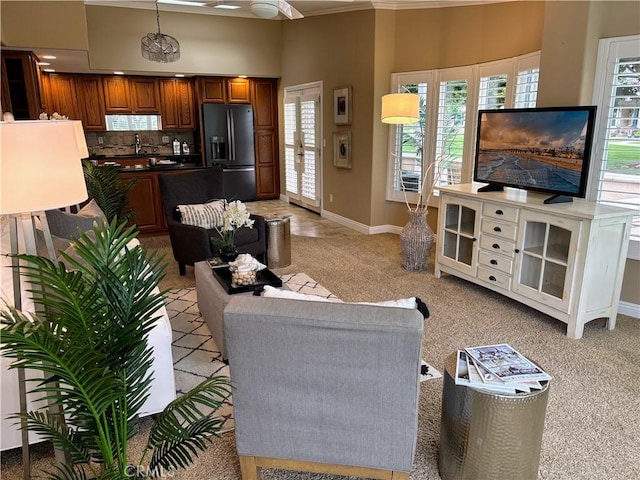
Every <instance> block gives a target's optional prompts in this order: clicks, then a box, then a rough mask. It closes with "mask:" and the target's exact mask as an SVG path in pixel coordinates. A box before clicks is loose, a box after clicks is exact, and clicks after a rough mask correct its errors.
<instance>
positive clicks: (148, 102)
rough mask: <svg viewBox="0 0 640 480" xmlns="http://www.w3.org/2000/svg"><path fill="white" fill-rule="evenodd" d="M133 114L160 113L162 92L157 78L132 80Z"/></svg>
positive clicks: (130, 82)
mask: <svg viewBox="0 0 640 480" xmlns="http://www.w3.org/2000/svg"><path fill="white" fill-rule="evenodd" d="M129 89H130V91H131V105H132V111H133V113H147V114H154V113H155V114H159V113H160V90H159V88H158V80H156V79H155V78H130V79H129Z"/></svg>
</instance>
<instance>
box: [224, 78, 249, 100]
mask: <svg viewBox="0 0 640 480" xmlns="http://www.w3.org/2000/svg"><path fill="white" fill-rule="evenodd" d="M225 81H226V83H227V103H251V92H250V88H249V86H250V84H251V83H250V82H249V80H248V79H246V78H227V79H225Z"/></svg>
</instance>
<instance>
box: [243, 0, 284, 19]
mask: <svg viewBox="0 0 640 480" xmlns="http://www.w3.org/2000/svg"><path fill="white" fill-rule="evenodd" d="M249 5H250V7H251V12H252V13H253V14H254V15H255V16H256V17H260V18H275V17H277V16H278V13H279V10H278V0H254V1H252V2H251V3H250V4H249Z"/></svg>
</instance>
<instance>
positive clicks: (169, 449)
mask: <svg viewBox="0 0 640 480" xmlns="http://www.w3.org/2000/svg"><path fill="white" fill-rule="evenodd" d="M90 233H92V235H91V236H89V235H87V234H82V235H81V236H80V237H79V238H78V239H77V240H76V241H75V242H74V244H73V247H74V252H73V254H72V255H68V254H63V258H64V260H63V261H62V262H59V263H58V262H52V261H51V260H49V259H47V258H44V257H39V256H30V255H20V256H19V257H20V260H21V262H22V263H23V264H24V266H23V267H21V268H23V270H22V271H24V272H25V276H26V278H27V280H28V281H29V282H30V283H31V285H32V290H31V291H32V295H33V298H34V302H35V304H36V306H38V307H40V308H41V309H43V311H44V313H43V314H34V315H26V314H25V313H23V312H20V311H17V310H15V309H8V310H4V311H2V312H0V319H1V321H2V323H3V327H4V328H3V329H2V342H3V344H2V347H1V349H2V354H3V355H7V356H9V357H11V358H14V359H16V362H14V365H13V367H16V366H18V365H19V366H22V367H25V368H28V369H35V370H40V371H42V372H43V373H44V377H45V381H44V382H41V383H36V384H35V385H32V386H31V388H30V391H31V392H37V393H39V394H41V395H43V396H44V397H45V398H46V399H47V401H48V402H49V404H50V405H51V404H53V405H54V406H59V407H61V408H62V410H63V413H52V412H55V410H56V409H54V410H50V411H33V412H28V413H26V414H24V417H25V418H26V421H27V424H28V428H29V429H30V430H33V431H36V432H38V433H39V434H40V436H42V437H43V438H44V439H46V440H49V441H51V442H52V443H53V446H54V447H55V448H56V449H58V450H62V451H64V452H65V453H66V456H67V458H68V462H67V463H66V464H65V465H63V466H62V467H57V471H55V472H48V473H49V475H51V477H52V478H60V479H63V478H64V479H80V478H100V479H124V478H128V477H131V476H135V477H138V478H140V477H144V478H146V477H155V476H159V475H160V474H161V473H162V472H163V471H164V472H165V473H166V472H167V471H168V470H173V469H177V468H185V467H187V466H188V465H190V464H191V463H192V462H193V460H194V457H196V456H197V453H198V452H199V451H202V450H204V449H205V448H206V446H207V442H208V441H210V439H211V437H213V436H217V435H219V430H220V425H221V420H219V419H216V418H214V417H212V414H213V413H214V412H215V410H217V409H218V408H219V407H220V405H221V404H222V403H223V402H224V401H225V400H226V399H227V398H228V397H229V395H230V385H229V382H228V379H226V378H222V377H213V378H211V379H207V380H205V381H204V382H202V383H201V384H200V385H198V386H197V387H195V388H194V389H192V390H191V391H189V392H187V393H186V394H184V395H182V396H180V397H178V398H177V399H176V400H174V401H173V402H172V403H171V404H169V405H168V406H167V407H166V408H165V409H164V411H163V412H162V413H160V414H159V416H158V417H157V418H156V420H155V422H154V424H153V426H152V428H151V432H150V434H149V436H148V439H147V442H146V447H145V449H144V453H143V455H142V458H141V459H139V460H138V461H137V463H135V462H133V463H132V461H131V459H129V457H128V449H127V440H128V439H129V438H130V437H131V436H132V435H133V434H134V432H135V431H136V424H137V423H138V411H139V410H140V408H141V406H142V405H143V403H144V401H145V399H146V398H147V397H148V395H149V389H150V384H151V381H152V373H151V371H150V367H151V364H152V353H153V352H152V349H151V347H150V346H149V345H148V344H147V335H148V333H149V332H150V330H151V329H152V328H153V325H154V322H155V321H156V319H157V311H158V308H159V307H161V306H162V304H163V294H162V293H161V292H160V291H159V290H158V288H157V285H158V281H159V280H160V278H161V276H162V271H163V269H164V265H163V264H161V259H159V258H157V256H155V255H153V254H151V255H148V254H147V252H146V250H145V249H144V248H143V247H142V246H140V245H137V246H134V247H131V248H129V247H127V245H128V244H129V243H130V242H131V240H133V239H134V238H135V236H136V231H135V228H134V227H130V228H128V229H125V226H124V224H123V223H122V222H121V223H120V224H118V223H117V222H116V221H115V220H114V221H113V222H111V223H110V224H107V223H104V224H103V225H102V226H98V225H97V224H96V225H95V226H94V230H93V232H90ZM92 237H93V238H92ZM52 385H54V386H52ZM204 407H207V408H204ZM203 412H207V413H203ZM15 417H16V418H21V416H20V415H16V416H15Z"/></svg>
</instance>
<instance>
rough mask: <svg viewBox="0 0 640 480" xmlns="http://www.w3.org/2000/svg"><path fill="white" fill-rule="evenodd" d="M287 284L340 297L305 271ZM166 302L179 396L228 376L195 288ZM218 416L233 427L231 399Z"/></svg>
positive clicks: (429, 376)
mask: <svg viewBox="0 0 640 480" xmlns="http://www.w3.org/2000/svg"><path fill="white" fill-rule="evenodd" d="M281 278H282V280H283V282H284V283H286V285H287V287H288V288H289V289H291V290H293V291H296V292H300V293H305V294H312V295H320V296H323V297H325V298H337V297H336V296H335V295H334V294H332V293H331V292H329V291H328V290H327V289H326V288H324V287H323V286H322V285H320V284H318V282H316V281H315V280H313V279H312V278H310V277H309V276H308V275H305V274H304V273H291V274H286V275H282V276H281ZM165 305H166V307H167V312H168V314H169V319H170V321H171V328H172V330H173V342H172V353H173V370H174V376H175V382H176V392H177V394H178V395H181V394H184V393H185V392H188V391H189V390H191V389H192V388H193V387H195V386H196V385H198V384H199V383H201V382H202V381H203V380H206V379H207V378H211V377H213V376H215V375H222V376H225V377H229V366H228V365H227V364H225V363H224V362H223V361H222V355H221V354H220V351H219V350H218V347H217V346H216V344H215V342H214V341H213V339H212V338H211V334H210V333H209V329H208V328H207V325H206V324H205V323H204V320H203V319H202V317H201V316H200V312H199V311H198V305H197V304H196V289H195V288H179V289H171V290H169V292H168V293H167V296H166V298H165ZM441 376H442V375H441V373H440V372H439V371H438V370H436V369H435V368H433V366H431V365H429V364H427V363H426V362H425V361H424V360H423V361H422V368H421V373H420V381H421V382H423V381H426V380H433V379H435V378H439V377H441ZM215 416H216V417H220V418H221V419H222V420H223V424H222V427H221V431H222V432H226V431H229V430H232V429H233V426H234V423H233V405H232V401H231V399H229V400H228V401H227V402H225V404H224V405H223V407H222V408H221V409H219V410H218V411H217V412H216V414H215Z"/></svg>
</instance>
